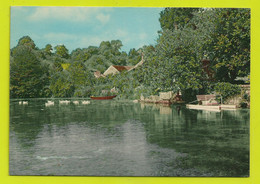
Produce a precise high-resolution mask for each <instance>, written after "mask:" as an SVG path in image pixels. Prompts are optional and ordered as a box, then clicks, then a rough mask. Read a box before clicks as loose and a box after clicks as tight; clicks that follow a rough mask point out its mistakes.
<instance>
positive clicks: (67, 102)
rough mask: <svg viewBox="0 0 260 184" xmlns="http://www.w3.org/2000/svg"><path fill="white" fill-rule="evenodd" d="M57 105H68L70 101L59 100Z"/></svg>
mask: <svg viewBox="0 0 260 184" xmlns="http://www.w3.org/2000/svg"><path fill="white" fill-rule="evenodd" d="M59 103H60V104H69V103H70V101H68V100H60V101H59Z"/></svg>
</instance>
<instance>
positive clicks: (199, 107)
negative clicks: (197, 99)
mask: <svg viewBox="0 0 260 184" xmlns="http://www.w3.org/2000/svg"><path fill="white" fill-rule="evenodd" d="M186 107H187V108H188V109H196V110H206V111H215V112H220V111H221V110H236V109H237V108H238V107H237V106H236V105H224V104H219V105H193V104H187V105H186Z"/></svg>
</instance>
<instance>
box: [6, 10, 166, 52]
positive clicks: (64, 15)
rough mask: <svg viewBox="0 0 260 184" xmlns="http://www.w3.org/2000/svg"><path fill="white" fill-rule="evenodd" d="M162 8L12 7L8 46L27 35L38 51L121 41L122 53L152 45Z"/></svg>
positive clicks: (72, 48)
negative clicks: (51, 47)
mask: <svg viewBox="0 0 260 184" xmlns="http://www.w3.org/2000/svg"><path fill="white" fill-rule="evenodd" d="M162 10H163V8H139V7H137V8H133V7H128V8H125V7H37V6H36V7H25V6H13V7H11V38H10V47H11V48H13V47H15V46H16V45H17V43H18V41H19V39H20V38H21V37H23V36H30V37H31V38H32V40H33V41H34V43H35V44H36V46H37V47H38V48H40V49H41V48H44V47H45V46H46V45H47V44H51V45H52V46H53V47H55V46H56V45H60V44H64V45H65V46H66V48H67V49H68V50H69V52H71V51H72V50H74V49H76V48H87V47H88V46H99V44H100V43H101V41H111V40H121V41H122V43H123V47H122V48H121V51H126V52H128V51H129V50H130V49H131V48H136V49H138V48H140V47H142V46H143V45H150V44H152V45H154V44H155V43H156V40H157V38H158V31H159V30H160V23H159V13H160V12H161V11H162Z"/></svg>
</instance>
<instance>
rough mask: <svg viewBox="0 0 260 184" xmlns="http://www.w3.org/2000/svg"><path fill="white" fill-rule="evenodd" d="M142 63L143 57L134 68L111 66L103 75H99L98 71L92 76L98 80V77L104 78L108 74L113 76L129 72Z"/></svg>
mask: <svg viewBox="0 0 260 184" xmlns="http://www.w3.org/2000/svg"><path fill="white" fill-rule="evenodd" d="M143 63H144V61H143V57H142V60H141V61H140V62H139V63H137V64H136V65H135V66H119V65H111V66H110V67H108V69H107V70H106V71H105V72H104V73H103V74H101V72H100V71H95V72H94V76H95V77H96V78H99V77H106V76H107V75H110V74H112V75H115V74H118V73H120V72H122V71H131V70H133V69H135V68H137V67H139V66H141V65H142V64H143Z"/></svg>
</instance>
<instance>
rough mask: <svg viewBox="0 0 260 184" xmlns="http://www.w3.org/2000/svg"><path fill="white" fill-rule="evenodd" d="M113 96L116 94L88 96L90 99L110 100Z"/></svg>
mask: <svg viewBox="0 0 260 184" xmlns="http://www.w3.org/2000/svg"><path fill="white" fill-rule="evenodd" d="M115 97H116V95H114V96H99V97H96V96H91V97H90V98H91V99H92V100H111V99H113V98H115Z"/></svg>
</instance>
